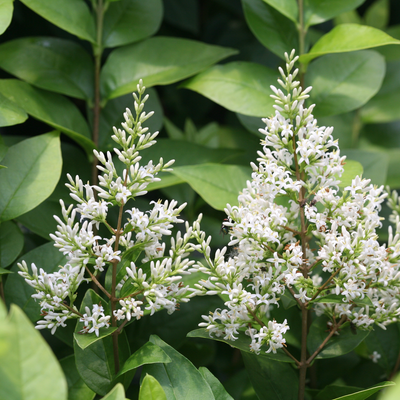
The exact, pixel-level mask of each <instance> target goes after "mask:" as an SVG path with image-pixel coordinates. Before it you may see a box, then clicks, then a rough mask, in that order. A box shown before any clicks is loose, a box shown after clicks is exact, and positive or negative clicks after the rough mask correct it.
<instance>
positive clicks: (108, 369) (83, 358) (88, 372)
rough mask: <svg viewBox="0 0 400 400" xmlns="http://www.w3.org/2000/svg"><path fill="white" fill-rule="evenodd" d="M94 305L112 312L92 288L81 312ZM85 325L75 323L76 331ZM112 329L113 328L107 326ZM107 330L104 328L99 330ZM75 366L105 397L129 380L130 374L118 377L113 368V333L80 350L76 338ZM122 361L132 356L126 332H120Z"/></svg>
mask: <svg viewBox="0 0 400 400" xmlns="http://www.w3.org/2000/svg"><path fill="white" fill-rule="evenodd" d="M93 304H101V305H102V306H103V308H104V310H105V314H106V315H110V307H109V304H108V303H107V302H106V301H105V300H104V299H103V298H101V297H100V296H99V295H98V294H97V293H95V292H94V291H93V290H91V289H89V290H88V291H87V292H86V294H85V297H84V298H83V301H82V304H81V308H80V312H81V313H82V314H84V313H85V312H86V311H85V307H89V309H92V307H93ZM82 328H83V323H82V322H78V323H77V324H76V328H75V333H78V332H79V331H80V330H81V329H82ZM108 329H110V328H108ZM106 330H107V329H105V328H101V330H100V332H101V333H103V331H106ZM74 352H75V357H76V366H77V368H78V371H79V374H80V375H81V377H82V379H83V380H84V382H85V383H86V385H87V386H88V387H89V388H90V389H92V390H93V391H95V392H96V393H98V394H100V395H102V396H104V395H105V394H107V393H108V391H109V390H110V389H111V388H112V387H113V386H114V385H115V384H116V383H117V382H121V381H123V384H124V385H127V384H129V383H130V380H131V379H132V376H131V374H125V375H123V376H122V377H120V378H117V379H115V378H116V374H115V367H114V354H113V341H112V338H111V336H110V335H108V336H106V337H104V338H103V339H101V340H98V341H96V342H94V343H92V344H91V345H90V346H89V347H86V348H85V349H81V348H80V347H79V346H78V344H77V342H76V341H74ZM118 353H119V362H120V364H121V365H122V364H123V363H124V362H125V361H126V360H127V359H128V358H129V355H130V350H129V344H128V342H127V339H126V335H125V333H124V332H122V334H120V335H118Z"/></svg>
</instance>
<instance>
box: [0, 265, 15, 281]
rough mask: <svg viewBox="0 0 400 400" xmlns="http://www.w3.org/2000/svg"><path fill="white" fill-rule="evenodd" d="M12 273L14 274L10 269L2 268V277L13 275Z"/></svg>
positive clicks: (0, 272)
mask: <svg viewBox="0 0 400 400" xmlns="http://www.w3.org/2000/svg"><path fill="white" fill-rule="evenodd" d="M12 273H13V272H12V271H9V270H8V269H4V268H1V267H0V275H7V274H12ZM0 281H1V280H0Z"/></svg>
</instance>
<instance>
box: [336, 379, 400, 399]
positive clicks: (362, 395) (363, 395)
mask: <svg viewBox="0 0 400 400" xmlns="http://www.w3.org/2000/svg"><path fill="white" fill-rule="evenodd" d="M395 385H396V384H395V383H394V382H382V383H377V384H376V385H374V386H371V387H369V388H367V389H363V390H360V391H359V392H355V393H351V394H347V395H345V396H340V397H336V398H335V399H333V400H364V399H368V397H370V396H372V395H373V394H374V393H377V392H379V391H380V390H382V389H385V388H388V387H390V386H395Z"/></svg>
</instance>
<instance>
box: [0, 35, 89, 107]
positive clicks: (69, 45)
mask: <svg viewBox="0 0 400 400" xmlns="http://www.w3.org/2000/svg"><path fill="white" fill-rule="evenodd" d="M0 67H1V68H2V69H4V70H5V71H7V72H9V73H10V74H12V75H15V76H16V77H18V78H20V79H23V80H24V81H26V82H28V83H31V84H32V85H34V86H37V87H39V88H42V89H47V90H50V91H53V92H57V93H61V94H65V95H67V96H71V97H76V98H79V99H85V100H89V99H92V97H93V82H94V77H93V70H94V66H93V61H92V58H91V57H90V55H89V53H88V52H87V51H86V50H85V49H84V48H83V47H82V46H81V45H79V44H78V43H76V42H72V41H70V40H65V39H59V38H52V37H28V38H21V39H15V40H11V41H9V42H6V43H3V44H2V45H0Z"/></svg>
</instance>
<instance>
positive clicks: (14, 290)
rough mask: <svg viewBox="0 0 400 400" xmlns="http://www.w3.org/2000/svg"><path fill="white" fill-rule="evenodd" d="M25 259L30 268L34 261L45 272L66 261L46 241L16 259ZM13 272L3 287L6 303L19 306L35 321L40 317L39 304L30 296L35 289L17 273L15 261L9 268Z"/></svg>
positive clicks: (52, 245) (50, 271) (49, 271)
mask: <svg viewBox="0 0 400 400" xmlns="http://www.w3.org/2000/svg"><path fill="white" fill-rule="evenodd" d="M22 260H25V261H26V264H27V265H28V267H29V268H30V266H31V263H34V264H35V265H36V266H37V267H38V268H42V269H43V270H44V271H45V272H47V273H52V272H55V271H57V270H58V269H59V265H64V264H65V262H66V258H65V256H64V255H63V254H62V253H61V252H60V251H59V250H58V249H57V248H55V247H54V243H46V244H44V245H42V246H39V247H36V248H35V249H34V250H32V251H30V252H29V253H26V254H24V255H23V256H22V257H20V258H19V259H18V260H17V261H18V262H21V261H22ZM11 271H13V272H14V274H12V275H10V276H8V278H7V281H6V283H5V287H4V294H5V298H6V299H7V303H8V304H10V303H14V304H16V305H18V306H19V307H21V309H22V310H23V311H24V312H25V314H26V315H27V316H28V318H29V319H30V320H31V321H32V322H35V321H37V320H38V319H39V318H40V304H39V303H38V302H36V301H35V299H33V298H32V297H31V296H32V294H34V293H36V290H35V289H34V288H33V287H32V286H30V285H28V284H27V283H26V282H25V280H24V278H22V277H21V275H19V274H18V271H19V268H18V266H17V263H14V265H13V266H12V268H11Z"/></svg>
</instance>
